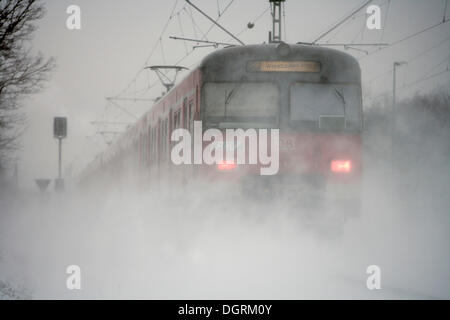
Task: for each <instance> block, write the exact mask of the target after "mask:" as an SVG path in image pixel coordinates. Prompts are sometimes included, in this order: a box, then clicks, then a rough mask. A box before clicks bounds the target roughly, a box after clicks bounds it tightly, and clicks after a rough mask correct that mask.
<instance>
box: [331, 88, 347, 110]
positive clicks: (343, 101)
mask: <svg viewBox="0 0 450 320" xmlns="http://www.w3.org/2000/svg"><path fill="white" fill-rule="evenodd" d="M333 89H334V92H335V93H336V94H337V95H338V96H339V98H341V100H342V104H343V107H344V115H345V114H346V111H345V98H344V95H343V94H342V93H341V92H340V91H339V90H338V89H336V87H333Z"/></svg>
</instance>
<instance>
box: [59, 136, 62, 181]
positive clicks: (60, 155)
mask: <svg viewBox="0 0 450 320" xmlns="http://www.w3.org/2000/svg"><path fill="white" fill-rule="evenodd" d="M58 147H59V148H58V149H59V157H58V179H61V158H62V150H61V149H62V138H58Z"/></svg>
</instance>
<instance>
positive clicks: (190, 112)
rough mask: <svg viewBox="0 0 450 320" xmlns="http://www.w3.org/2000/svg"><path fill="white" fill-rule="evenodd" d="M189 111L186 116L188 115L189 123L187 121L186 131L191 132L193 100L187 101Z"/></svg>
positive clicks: (192, 127)
mask: <svg viewBox="0 0 450 320" xmlns="http://www.w3.org/2000/svg"><path fill="white" fill-rule="evenodd" d="M188 109H189V111H188V115H189V117H188V118H189V121H188V128H187V129H188V130H189V131H191V132H192V130H193V129H194V100H191V101H189V108H188Z"/></svg>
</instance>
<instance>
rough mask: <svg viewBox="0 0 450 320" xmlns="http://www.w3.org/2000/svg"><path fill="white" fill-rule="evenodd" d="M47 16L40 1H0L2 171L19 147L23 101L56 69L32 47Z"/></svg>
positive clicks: (50, 61) (0, 131) (0, 162)
mask: <svg viewBox="0 0 450 320" xmlns="http://www.w3.org/2000/svg"><path fill="white" fill-rule="evenodd" d="M44 13H45V12H44V7H43V5H42V3H41V2H40V1H37V0H0V170H1V167H2V165H4V162H5V160H6V158H7V157H8V156H9V155H11V153H12V152H13V151H14V150H16V149H17V148H18V146H19V138H20V135H21V133H22V132H23V128H24V124H25V116H24V114H23V113H22V112H21V110H20V107H21V102H22V99H23V98H24V97H25V96H27V95H30V94H32V93H36V92H38V91H39V90H40V89H42V86H43V84H44V83H45V81H46V80H48V77H49V74H50V71H51V70H52V69H53V68H54V65H55V63H54V60H53V58H50V59H45V58H44V57H43V55H42V54H41V53H37V54H35V53H33V52H32V48H31V44H30V43H31V40H32V37H33V34H34V32H35V31H36V22H37V21H38V20H40V19H41V18H42V17H43V16H44Z"/></svg>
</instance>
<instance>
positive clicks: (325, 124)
mask: <svg viewBox="0 0 450 320" xmlns="http://www.w3.org/2000/svg"><path fill="white" fill-rule="evenodd" d="M290 101H291V104H290V118H289V123H290V126H291V127H293V128H298V129H319V130H331V131H332V130H346V129H350V130H351V129H353V130H355V129H356V130H359V129H361V90H360V88H359V87H358V86H357V85H354V84H318V83H296V84H294V85H293V86H292V87H291V94H290Z"/></svg>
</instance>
